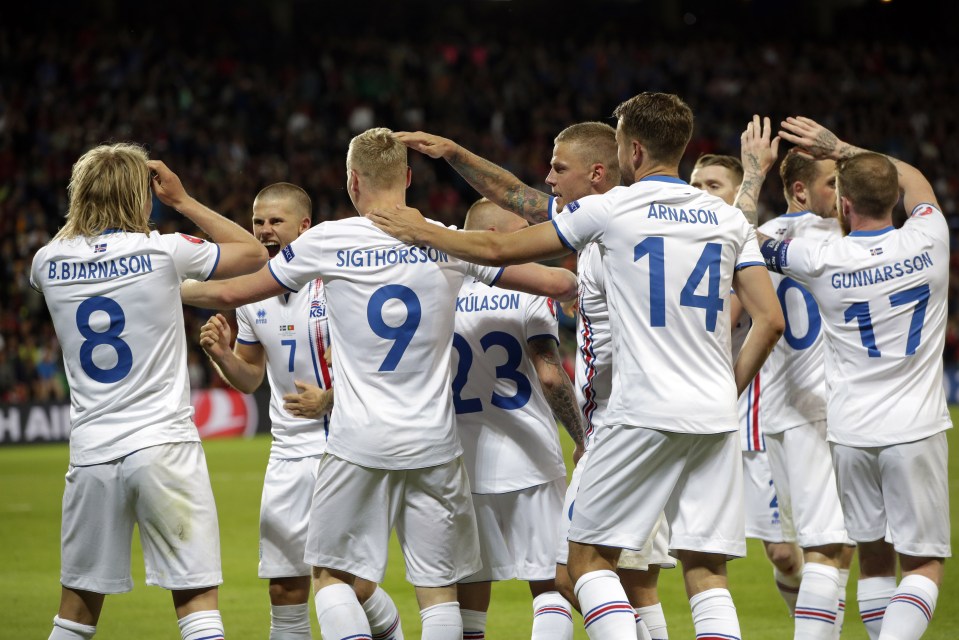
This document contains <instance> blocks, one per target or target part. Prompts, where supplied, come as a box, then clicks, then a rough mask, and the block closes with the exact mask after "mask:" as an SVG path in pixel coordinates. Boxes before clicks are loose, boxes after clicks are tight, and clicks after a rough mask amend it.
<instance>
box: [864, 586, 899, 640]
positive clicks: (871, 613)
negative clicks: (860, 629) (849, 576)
mask: <svg viewBox="0 0 959 640" xmlns="http://www.w3.org/2000/svg"><path fill="white" fill-rule="evenodd" d="M894 593H896V578H895V576H881V577H879V578H860V579H859V585H858V586H857V587H856V599H857V600H858V601H859V617H860V618H862V623H863V624H864V625H866V633H868V634H869V640H879V633H880V632H881V631H882V619H883V616H884V615H885V613H886V605H888V604H889V599H890V598H892V596H893V594H894Z"/></svg>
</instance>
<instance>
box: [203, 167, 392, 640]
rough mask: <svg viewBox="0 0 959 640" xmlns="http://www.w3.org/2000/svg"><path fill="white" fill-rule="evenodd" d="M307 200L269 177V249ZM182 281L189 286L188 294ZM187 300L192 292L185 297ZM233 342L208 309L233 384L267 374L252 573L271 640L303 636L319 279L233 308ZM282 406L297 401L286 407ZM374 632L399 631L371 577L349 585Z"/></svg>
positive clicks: (299, 228) (261, 198)
mask: <svg viewBox="0 0 959 640" xmlns="http://www.w3.org/2000/svg"><path fill="white" fill-rule="evenodd" d="M311 211H312V203H311V202H310V197H309V196H308V195H307V193H306V192H305V191H304V190H303V189H301V188H300V187H298V186H296V185H293V184H289V183H286V182H278V183H276V184H272V185H270V186H268V187H266V188H265V189H263V190H262V191H260V193H258V194H257V196H256V198H255V199H254V200H253V235H254V237H256V238H257V239H258V240H259V241H260V242H262V243H263V245H264V246H266V248H267V250H268V251H269V253H270V256H271V257H274V256H276V254H277V253H279V252H280V251H282V250H283V249H285V248H286V247H287V245H289V244H290V243H291V242H292V241H293V240H295V239H296V238H297V237H299V236H300V234H302V233H303V232H304V231H306V230H307V229H308V228H309V227H310V222H311ZM188 292H189V287H187V293H188ZM184 302H185V303H187V304H189V303H190V302H191V300H190V299H189V295H186V296H184ZM236 321H237V336H236V346H235V347H234V348H233V350H231V349H230V339H231V337H232V336H231V329H230V325H229V324H228V323H227V321H226V318H224V317H223V316H222V315H219V314H217V315H215V316H213V317H211V318H210V320H209V321H208V322H207V323H206V324H205V325H203V327H202V328H201V330H200V345H201V346H202V347H203V349H204V351H206V353H207V355H208V356H209V357H210V359H211V360H212V361H213V363H214V365H215V367H216V369H217V371H219V373H220V375H221V376H222V377H223V379H224V380H226V381H227V382H228V383H229V384H230V385H231V386H233V387H234V388H236V389H238V390H239V391H242V392H243V393H253V392H254V391H256V390H257V388H259V386H260V384H261V383H262V381H263V374H264V373H266V375H267V376H268V378H269V381H270V420H271V423H272V428H271V431H272V434H273V440H272V443H271V445H270V461H269V463H268V465H267V469H266V478H265V479H264V482H263V495H262V498H261V500H260V554H259V555H260V563H259V570H258V573H259V576H260V577H261V578H266V579H268V580H269V581H270V582H269V592H270V640H306V639H309V638H310V610H309V604H308V603H309V598H310V565H308V564H306V562H304V560H303V554H304V551H305V550H306V530H307V524H308V523H309V517H310V504H311V502H312V498H313V485H314V484H315V482H316V471H317V466H318V465H319V461H320V458H321V457H322V455H323V452H324V451H325V450H326V438H327V434H328V433H329V429H330V423H329V419H328V417H327V415H326V414H327V413H328V410H327V411H321V412H319V414H318V415H315V416H314V415H311V414H310V412H308V411H307V409H306V408H305V407H301V406H300V405H304V404H305V402H306V399H305V398H303V397H301V396H304V395H306V394H315V395H316V400H317V402H318V403H320V405H321V406H326V407H331V406H332V396H333V387H332V384H331V383H332V376H331V375H330V369H329V366H328V364H327V362H326V355H327V350H328V349H329V346H330V341H329V330H328V329H327V316H326V296H325V295H324V292H323V281H322V280H320V279H316V280H313V281H312V282H310V283H308V284H307V286H305V287H303V288H302V289H300V290H299V291H298V292H296V293H290V292H287V293H284V294H282V295H279V296H276V297H273V298H267V299H265V300H262V301H260V302H257V303H254V304H249V305H244V306H242V307H240V308H239V309H237V311H236ZM289 403H295V405H296V406H295V407H294V408H291V407H290V406H289ZM354 587H355V588H356V590H357V592H358V595H359V597H360V600H361V602H362V603H363V609H364V611H365V612H366V615H367V619H368V620H369V623H370V629H371V630H372V632H373V637H374V638H380V639H382V640H388V639H395V640H399V639H401V638H402V637H403V632H402V627H401V626H400V620H399V614H398V612H397V610H396V605H395V604H394V603H393V601H392V600H391V599H390V597H389V595H387V594H386V592H385V591H383V590H382V589H380V588H379V587H377V585H376V584H375V583H370V582H367V581H365V580H357V581H356V583H355V584H354Z"/></svg>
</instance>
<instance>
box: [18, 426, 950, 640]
mask: <svg viewBox="0 0 959 640" xmlns="http://www.w3.org/2000/svg"><path fill="white" fill-rule="evenodd" d="M957 417H959V412H957V410H956V409H953V420H954V421H955V420H956V418H957ZM949 441H950V443H951V445H953V446H955V444H956V443H957V442H959V435H957V432H956V430H952V431H950V433H949ZM564 444H565V445H567V446H566V448H567V454H568V453H569V446H568V445H569V441H568V439H567V438H565V436H564ZM205 448H206V453H207V460H208V463H209V467H210V473H211V475H212V478H213V488H214V493H215V495H216V500H217V506H218V510H219V517H220V534H221V545H222V556H223V575H224V584H223V586H222V587H221V590H220V609H221V611H222V613H223V619H224V623H225V625H226V631H227V637H228V638H235V639H245V638H266V637H268V629H269V600H268V597H267V590H266V582H265V581H261V580H259V579H257V577H256V564H257V516H258V512H259V511H258V509H259V501H260V487H261V484H262V478H263V470H264V468H265V465H266V461H267V454H268V449H269V439H268V438H265V437H259V438H254V439H252V440H222V441H211V442H207V443H206V444H205ZM66 467H67V447H66V445H40V446H35V447H22V448H16V447H15V448H2V449H0V549H2V550H3V552H2V557H3V563H2V568H0V598H2V599H0V601H2V602H3V604H4V606H3V607H2V612H0V637H3V638H46V637H47V635H48V634H49V632H50V628H51V621H52V618H53V615H54V614H55V613H56V609H57V605H58V603H59V592H60V587H59V583H58V576H59V561H60V557H59V539H60V537H59V532H60V528H59V527H60V499H61V496H62V493H63V475H64V473H65V472H66ZM949 485H950V487H949V488H950V496H951V499H950V502H951V507H952V512H953V513H956V512H957V511H959V508H957V506H959V459H957V457H956V456H955V455H953V456H952V458H951V460H950V463H949ZM956 522H957V521H956V519H955V518H954V519H953V521H952V532H953V539H956V531H957V524H956ZM550 526H552V525H550ZM855 575H856V573H855V568H854V570H853V577H852V578H851V579H850V584H849V588H848V590H847V615H846V625H845V629H844V631H843V638H848V639H850V640H864V639H866V638H867V636H866V633H865V630H864V628H863V626H862V623H861V622H860V621H859V618H858V610H857V606H856V587H855ZM403 576H404V574H403V562H402V557H401V554H400V551H399V547H398V545H397V544H396V540H395V539H394V540H393V543H392V547H391V549H390V567H389V571H388V573H387V576H386V580H385V583H384V587H385V588H386V589H387V591H388V592H389V593H390V594H391V595H392V597H393V599H394V601H395V602H396V603H397V606H398V607H399V609H400V614H401V616H402V619H403V629H404V633H405V635H406V637H407V638H418V637H419V634H420V619H419V614H418V610H417V607H416V601H415V598H414V595H413V589H412V587H410V585H409V584H407V583H406V581H405V580H404V577H403ZM133 577H134V582H135V586H134V589H133V591H132V592H131V593H127V594H121V595H116V596H111V597H109V598H107V600H106V604H105V606H104V609H103V615H102V617H101V620H100V624H99V626H98V632H97V637H98V638H129V637H134V638H139V639H141V640H151V639H153V638H175V637H178V635H177V628H176V620H175V615H174V613H173V607H172V604H171V600H170V596H169V594H168V593H166V592H165V591H164V590H163V589H159V588H155V587H152V588H148V587H146V586H145V583H144V577H143V561H142V555H141V553H140V547H139V543H138V541H136V540H135V541H134V558H133ZM729 583H730V589H731V591H732V594H733V598H734V600H735V602H736V606H737V609H738V611H739V618H740V622H741V625H742V631H743V637H744V638H748V639H753V640H763V639H770V640H772V639H780V638H788V637H791V636H792V628H791V620H790V619H789V618H788V617H787V615H786V607H785V605H784V604H783V603H782V601H781V600H780V598H779V595H778V594H777V593H776V591H775V588H774V586H773V581H772V570H771V568H770V565H769V564H768V562H767V561H766V559H765V558H764V557H763V553H762V549H761V547H760V546H759V544H758V543H756V542H755V541H750V543H749V555H748V557H747V558H745V559H742V560H737V561H735V562H732V563H731V564H730V565H729ZM660 595H661V598H662V601H663V607H664V609H665V611H666V618H667V621H668V623H669V632H670V637H672V638H690V637H692V636H693V631H692V621H691V618H690V614H689V607H688V604H687V601H686V597H685V593H684V591H683V585H682V576H681V574H680V571H679V570H678V569H676V570H672V571H665V572H663V575H662V578H661V580H660ZM531 617H532V616H531V599H530V596H529V591H528V589H527V588H526V585H525V584H521V583H518V582H515V581H511V582H505V583H500V584H496V585H494V587H493V602H492V606H491V607H490V614H489V623H488V626H487V636H488V637H489V638H491V639H496V638H499V639H503V640H512V639H521V638H528V637H529V631H530V626H531ZM576 624H577V626H578V628H577V631H576V638H578V639H580V638H586V634H585V632H584V631H583V630H582V627H581V619H580V618H579V617H578V616H576ZM314 637H315V638H319V637H320V635H319V632H318V630H317V629H316V627H315V621H314ZM924 637H925V638H929V639H946V638H950V639H951V638H957V637H959V575H957V573H956V570H955V569H954V567H952V566H951V563H947V568H946V580H945V584H944V585H943V588H942V595H941V596H940V598H939V603H938V608H937V610H936V614H935V616H934V618H933V621H932V624H931V626H930V628H929V630H928V632H927V633H926V635H925V636H924Z"/></svg>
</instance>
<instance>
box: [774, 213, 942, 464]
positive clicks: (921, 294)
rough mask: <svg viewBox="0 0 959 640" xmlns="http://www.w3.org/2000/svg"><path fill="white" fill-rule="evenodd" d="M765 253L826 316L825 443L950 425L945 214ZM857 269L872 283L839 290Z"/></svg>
mask: <svg viewBox="0 0 959 640" xmlns="http://www.w3.org/2000/svg"><path fill="white" fill-rule="evenodd" d="M763 254H764V256H765V257H766V258H767V263H772V264H773V265H774V266H777V265H778V266H779V267H780V268H781V270H782V272H783V274H785V275H787V276H790V277H792V278H795V279H796V280H797V281H799V282H800V283H802V284H803V285H804V286H806V287H807V288H808V289H809V291H810V292H811V293H812V295H813V296H814V297H815V299H816V302H818V304H819V308H820V310H821V312H822V316H823V331H824V333H825V339H826V345H827V346H826V349H825V360H826V389H827V394H828V397H827V425H828V437H829V440H831V441H833V442H837V443H839V444H844V445H848V446H857V447H875V446H887V445H892V444H900V443H904V442H912V441H915V440H920V439H922V438H926V437H929V436H931V435H934V434H936V433H938V432H939V431H942V430H944V429H948V428H950V427H951V426H952V421H951V419H950V417H949V412H948V409H947V406H946V399H945V391H944V389H943V386H942V352H943V347H944V345H945V333H946V299H947V294H948V285H949V256H950V254H949V228H948V224H947V223H946V220H945V218H944V217H943V215H942V212H941V211H939V210H938V209H937V208H935V207H933V206H931V205H928V204H923V205H919V206H917V207H916V208H915V209H914V211H913V212H912V216H911V217H910V218H909V219H908V220H907V221H906V223H905V224H904V225H903V226H902V228H900V229H895V228H893V227H886V228H885V229H879V230H876V231H853V232H852V233H850V234H848V235H847V236H846V237H844V238H836V239H835V240H833V241H832V242H829V243H826V244H823V243H821V242H818V241H812V240H807V239H805V238H795V239H792V240H790V241H788V244H786V243H776V242H775V241H773V240H769V241H767V242H765V243H764V246H763ZM780 258H782V259H780ZM907 264H910V265H912V267H913V268H912V269H911V270H910V271H909V272H908V273H907V272H906V267H905V265H907ZM897 265H898V266H899V267H900V268H901V269H902V273H901V275H900V274H899V271H898V269H897ZM887 270H891V273H892V275H893V277H891V278H886V277H885V274H886V273H887V272H889V271H887ZM856 273H859V274H867V273H869V274H873V277H872V283H871V284H869V283H868V282H867V279H866V276H863V277H862V279H861V282H862V284H858V283H857V285H856V286H854V287H847V286H842V283H843V279H844V278H849V279H853V278H854V276H853V275H852V274H856ZM875 274H882V277H881V278H876V277H875ZM836 284H839V286H836Z"/></svg>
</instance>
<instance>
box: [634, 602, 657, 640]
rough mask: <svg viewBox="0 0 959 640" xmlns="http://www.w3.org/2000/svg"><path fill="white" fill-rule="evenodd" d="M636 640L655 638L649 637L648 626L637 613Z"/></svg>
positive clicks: (651, 639)
mask: <svg viewBox="0 0 959 640" xmlns="http://www.w3.org/2000/svg"><path fill="white" fill-rule="evenodd" d="M634 612H635V609H634ZM636 640H653V636H651V635H649V627H647V626H646V621H645V620H643V616H641V615H639V614H638V613H636Z"/></svg>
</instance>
